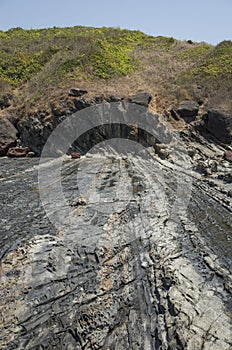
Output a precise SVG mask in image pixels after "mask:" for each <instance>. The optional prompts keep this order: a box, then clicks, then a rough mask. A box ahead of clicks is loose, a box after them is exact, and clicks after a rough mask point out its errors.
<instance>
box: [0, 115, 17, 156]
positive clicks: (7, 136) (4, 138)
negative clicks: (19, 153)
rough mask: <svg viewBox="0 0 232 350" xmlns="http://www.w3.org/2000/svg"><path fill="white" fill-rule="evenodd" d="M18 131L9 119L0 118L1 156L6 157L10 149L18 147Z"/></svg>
mask: <svg viewBox="0 0 232 350" xmlns="http://www.w3.org/2000/svg"><path fill="white" fill-rule="evenodd" d="M17 135H18V130H17V129H16V128H15V127H14V126H13V124H11V122H10V121H9V120H8V119H7V118H3V117H2V118H0V156H6V154H7V151H8V149H9V148H10V147H13V146H15V145H16V139H17Z"/></svg>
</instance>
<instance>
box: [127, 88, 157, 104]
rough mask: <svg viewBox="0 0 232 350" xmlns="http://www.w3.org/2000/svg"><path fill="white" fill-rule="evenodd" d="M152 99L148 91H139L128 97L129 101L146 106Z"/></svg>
mask: <svg viewBox="0 0 232 350" xmlns="http://www.w3.org/2000/svg"><path fill="white" fill-rule="evenodd" d="M151 100H152V96H151V94H149V92H144V91H139V92H137V94H135V95H134V96H131V97H129V102H131V103H136V104H138V105H141V106H144V107H148V105H149V103H150V102H151Z"/></svg>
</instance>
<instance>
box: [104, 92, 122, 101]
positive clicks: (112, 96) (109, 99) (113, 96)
mask: <svg viewBox="0 0 232 350" xmlns="http://www.w3.org/2000/svg"><path fill="white" fill-rule="evenodd" d="M123 99H124V97H123V96H122V95H117V94H115V95H111V96H110V97H109V98H108V99H107V101H108V102H120V101H122V100H123Z"/></svg>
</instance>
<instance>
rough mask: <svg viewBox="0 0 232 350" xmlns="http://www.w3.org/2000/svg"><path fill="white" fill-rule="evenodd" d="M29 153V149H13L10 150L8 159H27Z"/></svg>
mask: <svg viewBox="0 0 232 350" xmlns="http://www.w3.org/2000/svg"><path fill="white" fill-rule="evenodd" d="M29 151H30V150H29V148H28V147H12V148H9V149H8V152H7V157H15V158H18V157H26V155H27V154H28V153H29Z"/></svg>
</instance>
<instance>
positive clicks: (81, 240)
mask: <svg viewBox="0 0 232 350" xmlns="http://www.w3.org/2000/svg"><path fill="white" fill-rule="evenodd" d="M145 97H146V99H147V98H148V100H149V96H145ZM114 98H116V97H114ZM140 98H141V95H140ZM148 100H146V101H148ZM75 101H79V102H78V103H79V104H81V103H85V104H89V103H90V104H91V103H92V104H93V101H92V102H90V101H88V100H87V99H86V100H85V99H83V97H81V98H80V99H78V100H75ZM97 101H99V100H95V101H94V103H95V105H97ZM121 101H122V100H121V98H120V97H118V102H116V104H115V103H114V104H113V105H112V107H109V104H107V103H106V104H104V105H103V107H102V109H101V107H100V106H99V108H97V109H96V111H95V118H97V111H98V112H99V115H100V116H101V115H102V114H101V113H102V111H108V113H109V112H110V111H111V109H110V108H112V110H113V111H114V113H115V112H118V113H119V114H120V115H119V117H120V116H123V117H125V119H124V124H123V125H121V124H117V123H116V124H113V125H111V124H108V125H107V126H105V127H104V126H100V127H98V128H97V127H95V128H92V129H91V131H90V132H89V133H86V134H83V136H82V137H81V138H80V139H79V140H77V141H76V142H75V143H73V145H72V147H71V148H70V152H71V151H74V150H75V151H77V150H78V151H81V152H82V155H83V154H86V155H85V156H82V157H81V159H70V158H68V157H67V156H65V157H63V158H57V159H56V158H54V159H51V160H50V161H47V160H46V161H45V162H43V163H42V164H40V166H39V165H38V160H36V159H22V160H15V161H16V163H15V162H14V163H12V161H11V160H10V159H2V160H1V164H2V167H1V184H2V188H3V191H2V193H3V195H2V198H1V204H2V208H1V210H2V225H1V228H2V234H1V237H2V239H1V242H0V248H1V249H0V252H1V285H2V288H1V298H0V300H1V301H0V309H1V323H0V324H1V325H0V327H1V329H0V334H1V336H0V347H1V349H3V350H4V349H7V350H13V349H24V350H29V349H30V350H31V349H35V350H37V349H54V350H55V349H69V350H70V349H104V350H108V349H118V350H124V349H135V350H136V349H146V350H149V349H157V350H161V349H167V350H169V349H188V350H195V349H215V350H217V349H218V350H219V349H220V350H221V349H223V350H224V349H225V350H227V349H228V350H229V349H230V347H231V328H230V323H231V303H230V297H231V288H232V287H231V286H232V283H231V282H232V280H231V271H230V268H231V252H232V250H231V249H232V247H231V235H232V223H231V204H232V203H231V200H232V193H231V190H232V188H231V173H232V165H231V162H230V152H231V147H230V145H229V144H227V145H225V144H220V143H216V142H215V143H214V142H212V141H211V142H209V141H208V140H207V138H205V137H204V136H202V135H203V134H204V133H202V134H201V133H199V131H198V130H200V131H201V132H202V129H201V128H202V127H203V126H202V125H200V127H199V126H197V127H196V125H195V124H194V123H193V124H191V123H190V124H188V123H187V124H186V126H185V127H184V128H183V129H182V131H181V132H179V135H180V142H181V145H183V147H180V146H181V145H179V144H178V143H177V144H175V143H172V142H171V141H172V140H171V137H172V136H173V130H169V129H168V125H169V124H168V122H167V120H166V119H167V118H165V117H164V116H161V115H155V116H154V120H152V122H151V123H150V124H149V120H150V119H149V117H152V115H151V114H149V113H148V114H147V112H144V111H143V112H141V116H143V118H142V119H139V120H142V121H144V120H145V119H146V118H147V123H148V125H147V130H148V131H147V130H145V129H142V128H139V123H138V125H135V124H132V123H131V120H130V119H127V117H128V118H129V117H130V116H132V117H131V118H132V120H133V116H134V114H136V113H138V110H137V108H134V104H133V103H132V104H130V105H129V107H128V106H126V105H125V104H124V102H121ZM146 101H145V103H146ZM134 102H135V98H134ZM137 102H138V101H137ZM139 102H140V103H139V104H138V106H140V104H141V99H139ZM75 103H76V104H77V102H75ZM131 106H132V107H131ZM66 108H67V107H66ZM107 108H108V109H107ZM126 108H128V109H126ZM139 108H143V107H139ZM54 110H55V108H54ZM69 110H70V109H69ZM128 111H129V112H130V111H132V112H133V113H129V112H128ZM60 112H61V110H59V109H58V110H56V113H57V114H59V113H60ZM66 112H67V109H66ZM139 112H140V110H139ZM67 114H68V112H67V113H66V115H65V114H62V113H61V114H60V116H58V117H57V119H56V120H54V119H53V120H52V119H50V120H46V116H40V119H39V118H38V119H33V117H31V118H26V119H25V120H22V121H21V122H20V128H19V130H20V135H21V138H22V141H23V143H24V144H27V145H28V146H29V147H30V148H31V149H32V150H34V151H37V152H40V151H41V148H42V146H43V143H45V142H46V140H47V138H48V136H49V135H50V134H51V131H52V130H54V129H55V126H56V125H58V124H59V123H61V122H62V121H63V120H65V118H66V116H67ZM87 115H88V113H87V110H86V112H85V110H83V116H87ZM110 115H111V114H110ZM115 115H116V116H118V114H117V113H116V114H115ZM90 116H92V114H90ZM90 119H91V118H90ZM74 120H75V116H74ZM72 122H73V120H72ZM141 123H142V122H141ZM96 124H97V123H96ZM49 125H50V126H49ZM72 125H73V124H72V123H70V126H72ZM90 125H91V123H90ZM93 125H94V123H93ZM149 126H150V128H149ZM153 129H154V131H156V132H158V133H157V137H155V136H154V134H153ZM149 132H150V133H149ZM62 135H63V134H62ZM70 135H72V133H70ZM155 135H156V134H155ZM158 136H160V138H159V137H158ZM64 137H65V132H64ZM112 137H114V138H115V137H120V139H121V140H120V143H110V144H108V143H107V142H106V141H107V139H109V138H112ZM209 137H210V135H209ZM123 138H125V139H127V140H126V141H123ZM59 141H60V143H59V146H60V150H61V151H62V149H64V148H63V140H62V138H61V139H60V140H59ZM103 141H105V143H104V142H103ZM134 141H136V144H137V145H138V149H136V147H135V146H134V144H135V142H134ZM128 142H129V144H130V142H132V143H133V144H132V146H131V144H130V147H129V146H128ZM28 143H30V144H28ZM96 144H99V146H98V147H97V146H96ZM93 146H95V148H94V149H93V150H92V151H90V150H91V148H92V147H93ZM114 146H115V147H114ZM33 147H34V148H33ZM51 149H52V147H51ZM56 150H57V149H55V153H56ZM128 150H129V151H128ZM89 151H90V152H89ZM48 154H49V153H48ZM48 154H47V155H48ZM51 154H52V153H51ZM60 165H61V168H60ZM38 171H39V172H42V175H41V176H40V177H39V179H40V180H41V179H43V178H44V179H46V182H45V183H44V184H43V183H42V184H41V181H39V187H38ZM57 171H58V173H59V174H61V178H58V179H57V177H56V174H57ZM58 183H60V184H61V185H62V189H63V192H62V193H63V195H64V202H62V203H63V204H62V203H60V197H59V193H57V192H56V186H57V185H58ZM53 190H55V191H54V192H53ZM6 193H7V194H8V195H7V197H6V195H5V194H6ZM40 195H41V199H40ZM41 201H42V202H41ZM19 208H20V211H19ZM48 218H49V219H50V221H51V222H49V219H48Z"/></svg>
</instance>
